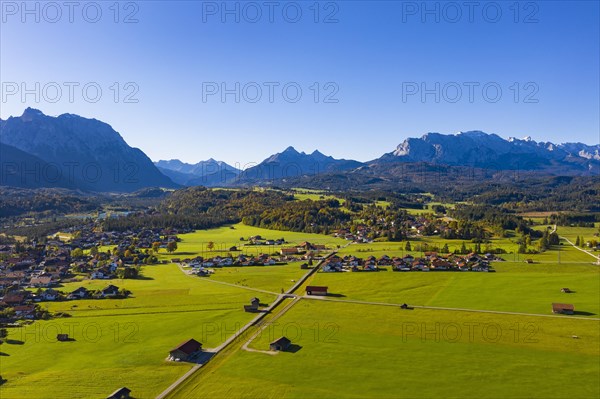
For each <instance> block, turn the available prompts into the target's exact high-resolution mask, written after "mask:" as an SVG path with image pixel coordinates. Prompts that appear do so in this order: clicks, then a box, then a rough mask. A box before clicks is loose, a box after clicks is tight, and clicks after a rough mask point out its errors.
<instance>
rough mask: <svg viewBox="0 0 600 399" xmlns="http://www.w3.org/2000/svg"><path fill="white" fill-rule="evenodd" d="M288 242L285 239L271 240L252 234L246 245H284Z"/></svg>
mask: <svg viewBox="0 0 600 399" xmlns="http://www.w3.org/2000/svg"><path fill="white" fill-rule="evenodd" d="M284 244H286V241H285V239H283V238H279V239H277V240H270V239H267V238H263V237H262V236H260V235H256V236H252V237H249V238H248V243H246V244H245V245H284Z"/></svg>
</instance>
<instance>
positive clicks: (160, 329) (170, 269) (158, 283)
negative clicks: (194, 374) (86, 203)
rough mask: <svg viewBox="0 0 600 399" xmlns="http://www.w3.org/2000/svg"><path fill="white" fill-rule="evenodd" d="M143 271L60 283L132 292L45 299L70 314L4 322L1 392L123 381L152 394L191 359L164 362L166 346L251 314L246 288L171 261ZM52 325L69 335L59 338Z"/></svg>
mask: <svg viewBox="0 0 600 399" xmlns="http://www.w3.org/2000/svg"><path fill="white" fill-rule="evenodd" d="M144 278H145V279H143V280H111V281H110V282H107V281H104V282H100V281H98V280H94V281H85V282H82V283H73V284H65V286H64V287H61V289H63V290H65V291H69V290H73V289H75V288H77V287H79V286H82V285H83V286H85V287H86V288H90V289H96V288H101V287H103V286H106V285H107V284H109V283H112V284H115V285H117V286H119V287H122V288H126V289H129V290H131V291H132V292H133V297H131V298H128V299H125V300H119V299H106V300H80V301H68V302H56V303H46V304H44V305H43V306H45V307H46V306H47V308H48V309H49V310H51V311H65V312H67V313H69V314H71V315H72V317H69V318H61V319H52V320H49V321H36V322H34V323H33V324H31V325H29V326H27V327H25V328H13V329H9V333H10V335H9V338H10V339H11V340H12V341H10V342H13V343H7V344H3V345H2V346H1V347H0V351H1V352H2V353H3V356H2V358H1V363H2V367H1V374H2V377H3V378H5V379H7V380H8V383H6V384H4V385H3V386H2V392H1V393H2V397H3V398H26V397H27V398H47V397H56V398H58V397H66V396H68V397H73V398H75V397H99V396H102V395H108V394H109V393H110V392H112V391H113V390H114V389H116V388H118V387H120V386H123V385H125V386H127V387H129V388H130V389H132V390H134V392H136V396H138V397H151V396H153V395H156V394H157V393H159V392H160V391H161V390H163V389H164V388H166V387H167V386H168V385H169V384H170V383H171V382H172V381H174V380H175V379H177V378H178V377H179V376H180V375H182V374H183V373H185V371H187V370H188V369H189V368H190V367H191V366H190V365H188V364H174V363H171V362H166V361H165V358H166V356H167V354H168V351H169V350H170V349H171V348H173V347H175V346H176V345H177V344H179V343H181V342H182V341H184V340H186V339H189V338H192V337H194V338H196V339H198V340H199V341H200V342H202V343H203V344H204V345H205V346H206V347H208V348H210V347H215V346H218V345H219V344H220V343H221V342H223V341H224V340H225V339H226V338H227V336H229V335H231V334H232V333H233V332H234V331H235V329H236V326H241V325H243V324H245V323H246V322H248V321H249V320H251V318H252V315H249V314H247V313H244V312H243V311H242V305H243V304H246V303H248V301H249V299H250V298H251V297H252V296H254V295H253V294H252V293H251V292H248V291H246V290H243V289H239V288H235V287H228V286H223V285H220V284H219V285H217V284H210V283H206V282H201V281H198V280H200V279H199V278H197V277H190V276H186V275H184V274H183V273H181V271H180V270H178V268H177V266H175V265H160V266H147V267H145V268H144ZM273 299H274V296H269V295H268V294H264V295H261V300H262V301H264V302H270V301H272V300H273ZM58 333H69V334H70V336H71V337H73V338H75V341H73V342H57V341H56V334H58ZM149 375H152V378H148V376H149ZM64 392H68V394H67V395H66V396H65V395H64Z"/></svg>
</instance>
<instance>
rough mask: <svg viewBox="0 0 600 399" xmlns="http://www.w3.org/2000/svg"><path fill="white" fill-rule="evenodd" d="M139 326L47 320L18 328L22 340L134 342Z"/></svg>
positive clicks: (35, 341) (135, 341)
mask: <svg viewBox="0 0 600 399" xmlns="http://www.w3.org/2000/svg"><path fill="white" fill-rule="evenodd" d="M139 331H140V327H139V325H138V324H137V323H135V322H131V321H129V322H123V323H118V322H115V323H112V324H110V325H108V326H107V325H101V324H99V323H97V322H78V321H61V322H55V321H49V322H36V323H34V324H32V325H30V326H28V327H22V328H20V335H17V336H19V337H20V340H21V341H22V342H34V343H40V342H60V341H63V342H68V341H76V342H92V343H96V342H100V341H101V340H112V342H114V343H115V344H135V343H138V342H139V335H138V334H139Z"/></svg>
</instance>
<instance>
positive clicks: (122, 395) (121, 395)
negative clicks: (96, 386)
mask: <svg viewBox="0 0 600 399" xmlns="http://www.w3.org/2000/svg"><path fill="white" fill-rule="evenodd" d="M130 394H131V389H129V388H126V387H122V388H119V389H117V390H116V391H114V392H113V393H111V394H110V395H109V396H107V397H106V399H128V398H129V395H130Z"/></svg>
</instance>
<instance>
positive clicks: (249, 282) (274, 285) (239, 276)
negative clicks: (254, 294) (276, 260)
mask: <svg viewBox="0 0 600 399" xmlns="http://www.w3.org/2000/svg"><path fill="white" fill-rule="evenodd" d="M301 264H302V262H291V263H289V264H287V265H274V266H244V267H223V268H217V269H214V270H215V274H212V275H210V277H205V278H207V279H211V280H216V281H223V282H226V283H230V284H235V285H240V286H244V287H252V288H259V289H261V290H266V291H271V292H277V293H279V292H281V290H282V289H283V290H287V289H289V288H291V287H292V286H293V285H294V284H295V282H296V281H297V280H298V279H299V278H300V277H302V276H303V275H304V274H306V272H307V270H302V269H300V265H301Z"/></svg>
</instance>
